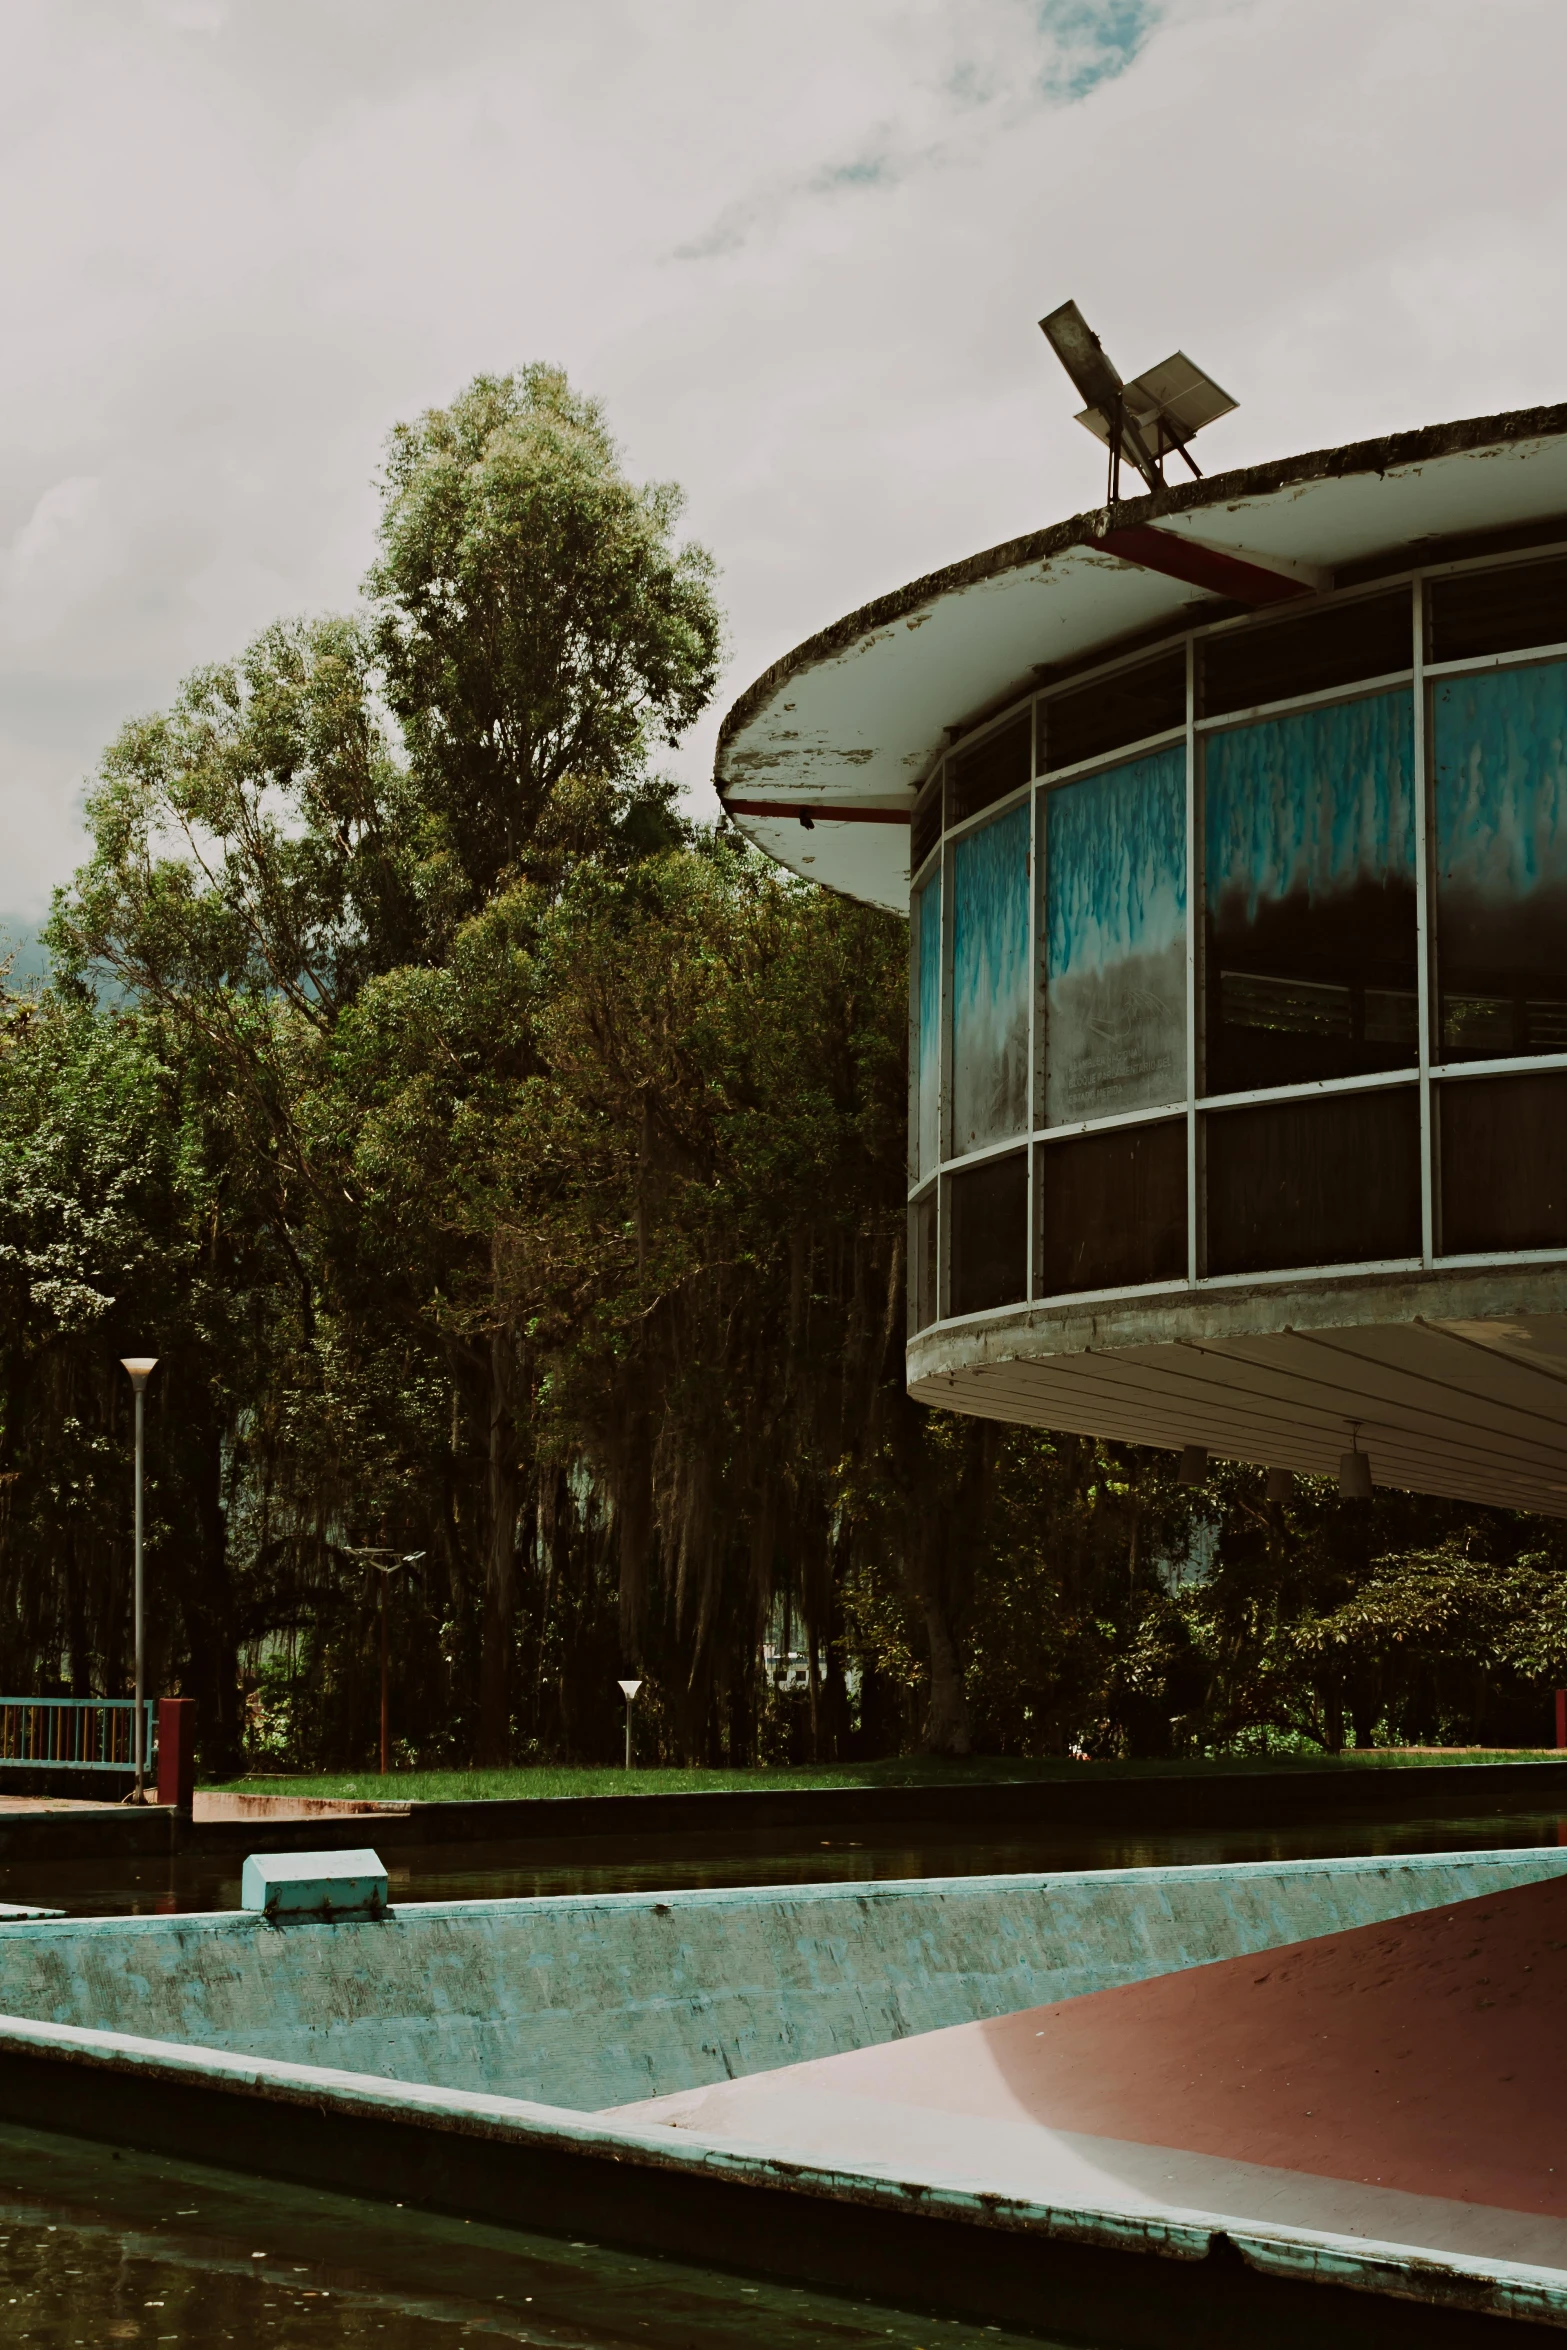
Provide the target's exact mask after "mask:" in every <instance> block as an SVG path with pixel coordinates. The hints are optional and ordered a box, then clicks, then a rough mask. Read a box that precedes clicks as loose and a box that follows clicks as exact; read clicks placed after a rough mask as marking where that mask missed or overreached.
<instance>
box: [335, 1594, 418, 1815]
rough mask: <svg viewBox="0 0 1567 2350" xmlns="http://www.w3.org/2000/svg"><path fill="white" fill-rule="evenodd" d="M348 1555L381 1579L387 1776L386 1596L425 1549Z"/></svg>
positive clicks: (384, 1770)
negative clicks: (393, 1582)
mask: <svg viewBox="0 0 1567 2350" xmlns="http://www.w3.org/2000/svg"><path fill="white" fill-rule="evenodd" d="M348 1555H349V1557H350V1558H354V1559H363V1560H364V1561H365V1562H366V1564H367V1565H369V1566H372V1567H374V1569H375V1571H376V1573H377V1574H378V1575H379V1576H380V1578H381V1777H382V1778H383V1779H384V1778H385V1777H386V1774H387V1772H388V1770H389V1769H390V1768H391V1762H390V1754H391V1737H390V1726H391V1703H390V1695H389V1690H390V1681H389V1674H388V1659H389V1656H390V1650H389V1647H388V1642H387V1630H386V1595H387V1590H388V1587H389V1585H390V1582H391V1578H392V1577H393V1576H394V1575H395V1574H396V1572H397V1570H398V1568H399V1567H411V1566H414V1565H415V1564H416V1563H417V1562H418V1561H419V1560H420V1559H422V1558H423V1556H424V1552H423V1551H422V1550H405V1551H401V1552H399V1551H393V1550H351V1551H350V1552H349V1554H348Z"/></svg>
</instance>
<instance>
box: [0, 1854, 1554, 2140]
mask: <svg viewBox="0 0 1567 2350" xmlns="http://www.w3.org/2000/svg"><path fill="white" fill-rule="evenodd" d="M1559 1872H1567V1849H1559V1848H1558V1847H1556V1846H1554V1845H1553V1846H1547V1847H1543V1848H1537V1849H1530V1850H1521V1851H1512V1852H1480V1853H1467V1854H1458V1853H1446V1854H1435V1855H1420V1856H1407V1857H1406V1856H1400V1857H1390V1858H1385V1859H1376V1860H1365V1859H1356V1860H1338V1861H1285V1862H1276V1863H1275V1862H1249V1863H1237V1864H1234V1865H1230V1866H1218V1867H1215V1866H1208V1867H1199V1868H1161V1869H1125V1870H1099V1871H1093V1872H1085V1873H1082V1874H1073V1875H1065V1874H1063V1875H1049V1876H1013V1877H963V1878H935V1879H925V1880H920V1879H913V1880H899V1881H893V1882H878V1883H872V1884H858V1885H855V1884H850V1885H840V1884H835V1885H804V1886H792V1887H784V1888H765V1889H756V1888H745V1889H736V1890H723V1891H713V1892H688V1893H671V1894H667V1895H655V1894H643V1893H621V1894H597V1895H584V1896H567V1897H552V1898H548V1899H541V1900H527V1901H489V1902H450V1903H420V1904H409V1905H400V1906H399V1907H397V1908H396V1909H394V1910H393V1911H392V1912H391V1913H390V1914H389V1915H388V1916H387V1917H385V1918H379V1919H365V1920H353V1921H340V1922H338V1923H336V1924H323V1923H317V1922H306V1921H298V1922H287V1923H274V1922H271V1921H269V1920H267V1919H265V1918H261V1917H258V1916H255V1915H249V1914H245V1913H240V1912H231V1911H224V1912H221V1913H217V1914H212V1915H200V1916H189V1915H187V1916H173V1917H144V1918H112V1919H65V1920H47V1921H38V1922H26V1923H24V1922H20V1921H10V1920H0V2011H3V2012H4V2013H5V2014H8V2015H11V2016H18V2017H26V2018H30V2019H33V2020H35V2021H38V2022H43V2023H50V2024H66V2025H73V2026H78V2027H85V2028H87V2029H89V2030H95V2031H106V2032H114V2033H125V2034H131V2035H135V2036H138V2037H139V2038H141V2039H148V2040H158V2041H165V2042H183V2043H185V2044H186V2045H188V2046H193V2047H200V2048H207V2049H218V2050H226V2051H230V2052H233V2053H237V2054H242V2055H248V2056H255V2057H263V2058H267V2059H271V2060H274V2061H277V2062H282V2063H291V2064H304V2065H315V2066H331V2067H334V2068H336V2069H338V2070H339V2071H344V2072H351V2073H358V2074H368V2075H376V2076H379V2077H380V2078H382V2079H386V2080H402V2081H409V2082H418V2083H422V2084H425V2085H427V2086H429V2087H432V2088H440V2089H446V2090H452V2091H457V2092H464V2093H467V2092H484V2093H489V2094H492V2095H499V2096H504V2097H509V2098H523V2099H529V2100H536V2101H538V2102H540V2103H542V2104H546V2105H552V2106H557V2107H561V2106H564V2107H572V2108H576V2109H577V2110H579V2111H594V2110H602V2109H603V2108H605V2107H610V2106H616V2105H626V2104H630V2103H632V2102H634V2101H636V2100H639V2099H645V2098H649V2097H659V2096H667V2095H669V2094H671V2093H673V2092H675V2091H679V2090H689V2089H697V2088H702V2087H706V2086H708V2085H710V2084H712V2083H715V2082H718V2081H723V2080H727V2079H735V2078H739V2077H741V2076H744V2075H748V2074H751V2073H756V2072H765V2071H770V2070H772V2069H774V2068H775V2067H777V2066H780V2065H789V2064H795V2063H799V2062H801V2061H804V2060H806V2059H810V2058H815V2057H822V2056H831V2055H835V2054H839V2053H842V2052H844V2051H846V2050H849V2049H857V2048H867V2047H872V2046H875V2045H879V2044H881V2043H883V2042H886V2041H889V2040H895V2039H900V2038H903V2037H905V2036H907V2035H909V2034H912V2033H916V2032H929V2031H936V2030H939V2029H941V2028H942V2027H943V2026H946V2025H950V2024H959V2023H969V2022H974V2021H977V2020H979V2019H981V2018H984V2017H990V2016H1000V2015H1008V2014H1013V2013H1016V2012H1017V2011H1018V2010H1020V2009H1022V2008H1027V2007H1034V2006H1039V2005H1042V2004H1044V2003H1045V2002H1048V2001H1051V2000H1057V1999H1063V1998H1071V1997H1075V1996H1077V1995H1078V1994H1080V1993H1083V1992H1090V1991H1099V1990H1104V1989H1106V1988H1108V1987H1109V1986H1111V1985H1112V1984H1118V1983H1128V1982H1134V1981H1139V1980H1142V1979H1144V1978H1147V1977H1149V1976H1153V1975H1160V1974H1165V1973H1168V1972H1170V1971H1172V1970H1173V1969H1175V1968H1179V1967H1184V1966H1196V1965H1201V1964H1203V1963H1205V1962H1206V1961H1209V1960H1212V1959H1218V1958H1230V1957H1238V1956H1240V1955H1242V1954H1245V1953H1249V1952H1253V1951H1259V1950H1266V1949H1269V1948H1272V1947H1275V1946H1277V1945H1279V1944H1281V1943H1286V1942H1293V1941H1300V1940H1304V1939H1305V1938H1307V1937H1308V1936H1311V1935H1317V1934H1327V1933H1332V1932H1335V1931H1338V1930H1341V1929H1343V1928H1346V1927H1351V1926H1358V1925H1367V1924H1374V1923H1377V1922H1379V1921H1381V1920H1385V1919H1389V1918H1394V1917H1401V1916H1405V1915H1407V1914H1409V1913H1411V1912H1413V1911H1416V1910H1421V1909H1428V1908H1432V1907H1434V1906H1436V1905H1438V1904H1441V1903H1444V1902H1448V1901H1459V1900H1464V1899H1467V1898H1471V1897H1472V1896H1474V1895H1476V1894H1482V1893H1489V1892H1496V1891H1500V1890H1503V1889H1504V1888H1507V1887H1510V1886H1514V1885H1520V1884H1525V1883H1530V1882H1532V1881H1534V1880H1536V1879H1538V1878H1540V1877H1543V1876H1547V1875H1552V1874H1556V1873H1559Z"/></svg>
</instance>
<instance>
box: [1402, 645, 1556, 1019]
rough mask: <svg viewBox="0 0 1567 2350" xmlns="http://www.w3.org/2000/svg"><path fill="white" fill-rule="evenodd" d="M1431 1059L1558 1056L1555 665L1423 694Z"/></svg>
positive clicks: (1450, 682) (1445, 684)
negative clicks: (1427, 737)
mask: <svg viewBox="0 0 1567 2350" xmlns="http://www.w3.org/2000/svg"><path fill="white" fill-rule="evenodd" d="M1432 720H1433V732H1434V735H1435V746H1436V867H1437V872H1436V941H1437V974H1438V983H1439V988H1440V994H1441V1030H1440V1039H1441V1041H1440V1047H1439V1050H1440V1053H1441V1057H1442V1059H1444V1060H1447V1061H1490V1060H1501V1059H1505V1058H1507V1057H1508V1056H1509V1055H1511V1054H1513V1053H1559V1052H1567V662H1561V661H1546V662H1542V663H1541V664H1540V665H1539V666H1538V667H1535V668H1531V669H1493V670H1489V671H1487V672H1485V674H1483V675H1482V676H1479V677H1448V678H1444V679H1442V680H1441V682H1440V683H1439V684H1437V685H1436V686H1434V687H1433V688H1432Z"/></svg>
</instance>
